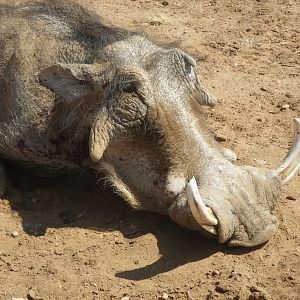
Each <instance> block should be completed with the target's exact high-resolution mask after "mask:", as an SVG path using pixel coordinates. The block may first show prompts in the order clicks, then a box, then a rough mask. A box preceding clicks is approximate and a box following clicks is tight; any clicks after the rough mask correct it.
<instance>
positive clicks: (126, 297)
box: [121, 295, 130, 300]
mask: <svg viewBox="0 0 300 300" xmlns="http://www.w3.org/2000/svg"><path fill="white" fill-rule="evenodd" d="M129 299H130V298H129V296H128V295H124V296H123V297H122V299H121V300H129Z"/></svg>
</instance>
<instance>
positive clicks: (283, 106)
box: [281, 104, 290, 109]
mask: <svg viewBox="0 0 300 300" xmlns="http://www.w3.org/2000/svg"><path fill="white" fill-rule="evenodd" d="M281 108H282V109H288V108H290V106H289V104H283V105H281Z"/></svg>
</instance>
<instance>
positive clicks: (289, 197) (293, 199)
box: [286, 196, 296, 201]
mask: <svg viewBox="0 0 300 300" xmlns="http://www.w3.org/2000/svg"><path fill="white" fill-rule="evenodd" d="M286 199H288V200H292V201H296V198H295V197H293V196H286Z"/></svg>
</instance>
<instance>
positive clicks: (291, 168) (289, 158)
mask: <svg viewBox="0 0 300 300" xmlns="http://www.w3.org/2000/svg"><path fill="white" fill-rule="evenodd" d="M299 169H300V118H295V119H294V135H293V144H292V146H291V148H290V150H289V152H288V154H287V155H286V157H285V158H284V160H283V162H282V164H281V165H280V166H279V167H278V168H277V169H276V173H277V174H278V175H279V176H280V178H281V180H282V183H283V184H286V183H287V182H288V181H289V180H291V179H292V178H293V177H294V176H295V175H296V174H297V172H298V171H299Z"/></svg>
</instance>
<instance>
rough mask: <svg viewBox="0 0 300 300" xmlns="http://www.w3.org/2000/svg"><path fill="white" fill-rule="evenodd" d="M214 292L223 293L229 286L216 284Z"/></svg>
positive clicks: (227, 290)
mask: <svg viewBox="0 0 300 300" xmlns="http://www.w3.org/2000/svg"><path fill="white" fill-rule="evenodd" d="M216 292H217V293H221V294H225V293H227V292H229V288H227V287H226V286H222V285H218V286H216Z"/></svg>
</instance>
